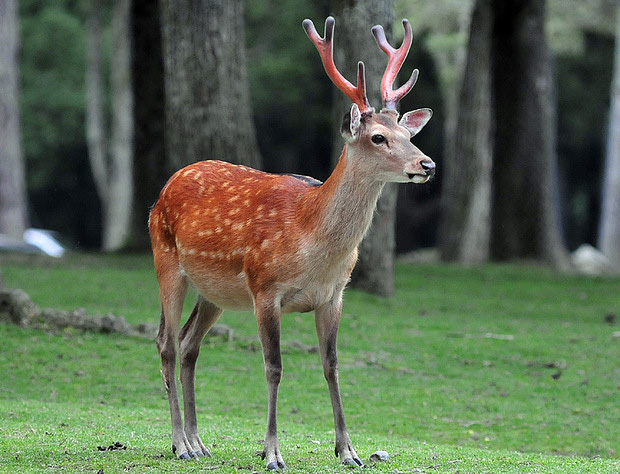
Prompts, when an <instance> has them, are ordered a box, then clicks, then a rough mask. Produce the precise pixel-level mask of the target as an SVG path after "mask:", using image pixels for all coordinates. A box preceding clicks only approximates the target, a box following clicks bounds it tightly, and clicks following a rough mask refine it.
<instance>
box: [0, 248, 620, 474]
mask: <svg viewBox="0 0 620 474" xmlns="http://www.w3.org/2000/svg"><path fill="white" fill-rule="evenodd" d="M151 265H152V264H151V259H150V257H147V256H108V257H101V256H96V255H80V254H78V255H73V256H71V257H69V258H67V259H64V260H61V261H51V260H48V259H43V258H40V257H13V256H8V255H6V254H0V269H1V271H2V274H3V277H4V281H5V284H6V285H7V286H11V287H20V288H23V289H24V290H26V291H27V292H28V293H29V294H30V295H31V297H32V298H33V300H34V301H35V302H36V303H37V304H38V305H40V306H42V307H55V308H60V309H75V308H77V307H84V308H85V309H86V310H87V312H88V313H90V314H105V313H108V312H112V313H115V314H118V315H123V316H125V317H126V318H127V320H128V321H130V322H132V323H134V324H137V323H140V322H157V321H158V318H159V303H158V301H157V282H156V280H155V276H154V271H153V270H152V266H151ZM188 306H189V305H188ZM189 309H190V308H189V307H188V308H187V310H188V311H189ZM610 314H615V315H617V316H620V279H618V278H615V279H613V278H585V277H576V276H559V275H556V274H553V273H551V272H549V271H548V270H545V269H544V268H540V267H533V266H517V265H488V266H483V267H480V268H474V269H463V268H459V267H456V266H449V265H423V266H416V267H414V266H405V265H399V266H398V267H397V293H396V296H395V297H394V298H392V299H390V300H384V299H380V298H376V297H372V296H369V295H366V294H363V293H360V292H357V291H354V290H349V291H347V294H346V295H345V306H344V316H343V319H342V324H341V331H340V337H339V352H340V365H341V368H340V378H341V388H342V393H343V401H344V406H345V412H346V414H347V422H348V425H349V430H350V432H351V436H352V438H353V442H354V444H355V445H356V447H357V450H358V453H359V454H360V455H361V456H362V458H363V459H364V460H367V459H368V456H369V455H370V454H371V453H372V452H373V451H375V450H379V449H382V450H386V451H388V452H389V453H390V455H391V461H390V462H388V463H383V464H380V465H374V466H372V467H371V468H370V469H371V470H372V471H373V472H386V473H388V472H389V473H405V472H432V473H444V472H445V473H456V472H459V473H465V472H471V473H482V472H489V473H496V472H502V473H503V472H514V473H529V472H541V473H542V472H545V473H547V472H558V473H565V472H575V473H577V472H578V473H582V472H593V473H599V472H609V473H618V472H620V403H619V402H618V400H620V362H619V361H620V337H618V336H619V334H618V332H619V331H620V323H615V324H614V323H611V322H608V321H606V319H607V320H610V319H612V318H609V317H607V316H608V315H610ZM606 317H607V318H606ZM221 322H223V323H225V324H228V325H230V326H232V327H233V328H234V330H235V338H234V340H233V341H232V342H224V341H222V340H220V339H217V340H216V339H209V340H208V341H207V343H206V345H207V347H204V348H203V351H202V354H201V358H200V359H199V361H198V370H197V384H196V385H197V403H198V410H199V411H198V418H199V424H200V426H201V432H202V435H203V436H202V437H203V440H204V441H205V443H206V444H207V446H208V447H209V449H210V450H211V452H212V453H213V455H214V456H213V457H212V458H210V459H203V460H200V461H195V460H192V461H189V462H182V461H177V460H175V459H174V457H173V455H172V452H171V451H170V447H169V445H170V439H169V436H170V435H169V432H170V426H169V415H168V408H167V406H168V404H167V402H166V397H165V392H164V389H163V386H162V384H161V379H160V375H159V369H160V364H159V358H158V356H157V351H156V349H155V345H154V344H153V343H152V341H148V340H144V339H139V338H131V337H124V336H120V335H103V334H89V333H80V332H77V331H74V330H67V331H64V332H62V333H55V334H54V333H46V332H43V331H36V330H27V329H20V328H17V327H12V326H6V325H0V341H2V345H1V346H0V374H2V375H1V379H0V419H1V420H2V423H0V443H1V446H0V472H57V471H60V472H97V471H99V470H100V469H103V470H104V472H106V473H108V472H123V471H128V472H198V471H215V472H253V471H263V470H264V464H263V461H261V459H260V457H258V456H256V453H257V452H259V451H260V450H262V443H261V438H262V436H263V434H264V430H265V419H266V387H265V381H264V374H263V370H262V356H261V352H260V346H259V344H258V342H257V341H258V340H257V338H256V335H255V333H256V324H255V321H254V318H253V316H252V315H251V314H249V313H224V316H223V317H222V320H221ZM282 338H283V350H284V370H285V374H284V378H283V382H282V385H281V389H280V401H279V412H280V418H279V427H280V432H281V435H280V438H281V439H280V444H281V448H282V451H283V455H284V457H285V460H286V461H287V463H288V464H289V467H290V468H289V471H290V472H308V473H311V472H349V469H348V468H346V467H343V466H340V465H339V464H338V461H337V459H336V458H335V457H334V456H333V424H332V418H331V407H330V404H329V395H328V392H327V386H326V384H325V381H324V379H323V376H322V370H321V368H320V361H319V356H318V355H317V354H314V353H308V352H307V351H304V350H302V349H299V348H298V346H297V345H295V344H294V342H295V341H301V342H302V343H304V344H308V345H315V344H316V335H315V334H314V322H313V318H312V316H311V315H300V314H292V315H286V316H285V317H284V320H283V324H282ZM115 442H119V443H121V444H122V445H123V446H124V447H126V449H122V450H114V451H99V450H98V448H97V447H98V446H109V445H112V444H114V443H115Z"/></svg>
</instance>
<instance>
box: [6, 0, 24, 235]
mask: <svg viewBox="0 0 620 474" xmlns="http://www.w3.org/2000/svg"><path fill="white" fill-rule="evenodd" d="M17 52H18V17H17V2H16V1H15V0H3V1H2V2H0V234H5V235H8V236H10V237H12V238H16V239H22V238H23V236H24V230H26V227H27V219H28V218H27V197H26V179H25V171H24V162H23V156H22V150H21V144H20V131H19V105H18V102H17V98H18V77H19V74H18V60H17Z"/></svg>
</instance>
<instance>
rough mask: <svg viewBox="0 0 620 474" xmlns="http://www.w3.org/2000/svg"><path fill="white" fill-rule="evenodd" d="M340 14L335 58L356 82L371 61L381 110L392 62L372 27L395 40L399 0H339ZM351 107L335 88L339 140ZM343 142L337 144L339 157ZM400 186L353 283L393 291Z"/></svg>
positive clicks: (381, 205)
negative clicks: (359, 66) (385, 75)
mask: <svg viewBox="0 0 620 474" xmlns="http://www.w3.org/2000/svg"><path fill="white" fill-rule="evenodd" d="M333 7H334V8H333V9H334V16H335V18H336V28H335V39H334V60H335V63H336V65H337V66H338V69H339V70H340V71H341V72H342V73H343V75H344V76H345V77H347V78H348V79H349V80H350V81H351V82H352V83H353V84H355V83H356V78H357V75H356V71H357V62H358V61H360V60H362V61H364V64H365V66H366V88H367V91H366V92H367V95H368V100H369V102H370V103H371V105H373V106H374V107H375V109H376V110H377V111H379V110H381V108H382V106H383V105H382V97H381V78H382V77H383V72H384V71H385V66H386V65H387V56H386V55H385V53H383V52H382V51H381V50H380V49H379V47H378V46H377V44H376V42H375V40H374V37H373V35H372V33H371V28H372V27H373V26H374V25H377V24H380V25H382V26H383V28H384V29H385V33H386V36H387V38H388V40H389V41H392V25H393V24H394V2H393V1H392V0H381V1H374V0H353V1H350V0H334V2H333ZM350 108H351V101H350V100H349V99H348V98H347V97H346V96H345V95H344V94H343V93H342V92H341V91H340V90H337V89H334V106H333V110H334V120H333V122H334V143H335V144H342V137H341V135H340V125H341V123H342V117H343V115H344V114H345V113H348V111H349V109H350ZM341 150H342V147H341V146H339V145H334V151H333V153H332V156H333V157H334V162H335V161H336V160H337V159H338V157H339V156H340V152H341ZM396 197H397V186H396V185H395V184H394V183H388V184H387V185H386V186H385V188H384V189H383V192H382V193H381V197H380V198H379V201H378V203H377V212H376V213H375V217H374V219H373V223H372V225H371V227H370V230H369V231H368V233H367V234H366V236H365V237H364V240H363V241H362V243H361V244H360V246H359V259H358V262H357V265H356V266H355V270H354V271H353V275H352V278H351V285H352V286H354V287H356V288H360V289H362V290H364V291H367V292H370V293H374V294H377V295H381V296H391V295H392V294H393V293H394V249H395V246H396V243H395V241H396V240H395V239H396V237H395V223H396Z"/></svg>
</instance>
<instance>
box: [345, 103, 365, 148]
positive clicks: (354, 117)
mask: <svg viewBox="0 0 620 474" xmlns="http://www.w3.org/2000/svg"><path fill="white" fill-rule="evenodd" d="M361 126H362V114H361V112H360V109H359V107H358V106H357V104H353V105H352V106H351V110H350V111H349V113H348V114H346V115H345V116H344V120H343V121H342V127H341V128H340V133H342V136H343V137H344V138H345V140H349V139H355V138H357V136H358V135H359V132H360V128H361Z"/></svg>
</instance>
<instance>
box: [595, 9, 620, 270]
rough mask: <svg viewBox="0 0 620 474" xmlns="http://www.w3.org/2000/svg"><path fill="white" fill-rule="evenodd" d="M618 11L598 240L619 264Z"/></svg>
mask: <svg viewBox="0 0 620 474" xmlns="http://www.w3.org/2000/svg"><path fill="white" fill-rule="evenodd" d="M616 15H617V20H616V21H617V27H616V45H615V58H614V72H613V74H614V76H613V84H612V90H611V111H610V113H609V118H608V120H609V126H608V136H607V155H606V159H605V171H604V174H603V190H602V205H601V217H600V225H599V238H598V241H599V247H600V250H601V251H602V252H603V253H604V254H605V255H606V256H607V258H609V259H610V260H611V262H612V263H613V264H614V265H615V266H617V267H618V268H620V6H619V7H618V11H617V12H616Z"/></svg>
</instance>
